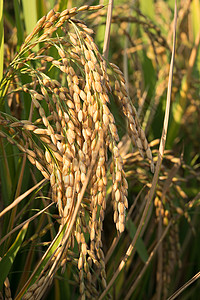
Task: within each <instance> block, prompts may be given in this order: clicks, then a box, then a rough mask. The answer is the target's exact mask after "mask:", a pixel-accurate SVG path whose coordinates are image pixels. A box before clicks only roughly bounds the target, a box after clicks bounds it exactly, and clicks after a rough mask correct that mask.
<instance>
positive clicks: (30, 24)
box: [22, 0, 38, 35]
mask: <svg viewBox="0 0 200 300" xmlns="http://www.w3.org/2000/svg"><path fill="white" fill-rule="evenodd" d="M22 4H23V15H24V21H25V27H26V34H27V35H28V34H29V33H31V31H32V30H33V28H34V26H35V24H36V23H37V19H38V18H37V3H36V0H32V1H26V0H22Z"/></svg>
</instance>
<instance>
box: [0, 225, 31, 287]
mask: <svg viewBox="0 0 200 300" xmlns="http://www.w3.org/2000/svg"><path fill="white" fill-rule="evenodd" d="M27 228H28V223H26V224H25V225H24V226H23V227H22V229H21V230H20V232H19V234H18V235H17V237H16V240H15V242H14V243H13V244H12V246H11V247H10V249H9V250H8V252H7V253H6V254H5V255H4V257H3V258H2V260H1V261H0V270H1V274H0V290H1V289H2V286H3V283H4V281H5V279H6V277H7V276H8V273H9V271H10V269H11V267H12V265H13V262H14V260H15V257H16V255H17V253H18V251H19V249H20V246H21V244H22V242H23V240H24V237H25V234H26V231H27Z"/></svg>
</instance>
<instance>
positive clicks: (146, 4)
mask: <svg viewBox="0 0 200 300" xmlns="http://www.w3.org/2000/svg"><path fill="white" fill-rule="evenodd" d="M140 5H141V11H142V13H143V14H144V15H146V16H149V17H150V18H151V19H152V20H154V16H155V12H154V7H155V5H154V1H153V0H142V1H140Z"/></svg>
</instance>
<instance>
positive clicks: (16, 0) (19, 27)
mask: <svg viewBox="0 0 200 300" xmlns="http://www.w3.org/2000/svg"><path fill="white" fill-rule="evenodd" d="M13 4H14V10H15V19H16V27H17V44H18V46H21V44H22V43H23V41H24V27H23V22H22V19H21V10H20V5H19V0H14V2H13Z"/></svg>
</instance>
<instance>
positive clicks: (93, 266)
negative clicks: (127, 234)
mask: <svg viewBox="0 0 200 300" xmlns="http://www.w3.org/2000/svg"><path fill="white" fill-rule="evenodd" d="M100 8H102V6H96V7H94V6H88V5H85V6H83V7H80V8H76V7H75V8H72V9H69V10H68V9H66V10H64V11H63V12H61V13H60V12H55V11H54V10H51V11H50V12H49V13H48V14H47V16H44V17H43V18H41V19H40V20H39V21H38V23H37V25H36V27H35V28H34V30H33V32H32V33H31V34H30V35H29V36H28V37H27V38H26V40H25V42H24V44H23V45H22V46H21V48H20V50H19V53H18V54H17V55H16V57H15V59H14V60H13V62H12V63H11V66H10V69H9V71H8V73H7V76H8V77H9V78H11V82H12V84H13V86H15V91H14V93H12V94H10V96H9V97H13V94H16V93H19V94H20V96H22V95H25V101H27V102H28V101H29V102H30V106H31V110H32V115H30V116H29V119H28V120H18V119H16V118H15V117H8V116H7V115H6V114H4V113H1V114H0V125H1V128H3V129H2V130H1V131H0V137H3V138H6V139H7V140H8V141H9V142H10V143H11V144H14V145H16V146H17V147H18V149H19V150H20V151H22V152H23V153H25V154H26V155H27V158H28V160H29V161H30V163H31V164H32V165H34V166H35V167H36V168H37V169H38V170H39V171H40V172H41V174H42V175H43V176H44V177H45V178H46V179H47V180H49V182H50V187H51V195H52V201H54V202H55V204H56V206H57V208H58V212H59V216H60V225H61V226H62V225H64V224H68V223H69V221H70V219H71V217H72V215H73V213H74V209H75V205H76V203H77V201H78V200H80V197H81V189H82V187H83V185H84V182H85V180H86V179H87V176H88V174H87V171H88V169H89V167H90V164H91V160H92V158H93V155H94V152H95V151H97V150H98V154H97V156H96V162H95V165H94V166H93V169H92V172H91V175H90V181H89V183H88V185H87V189H86V191H85V194H84V197H83V198H82V199H81V200H82V201H81V206H80V209H79V212H78V214H77V216H76V222H75V225H74V228H73V230H72V232H71V236H70V243H68V244H67V249H68V248H69V247H71V248H72V249H73V247H74V243H75V242H76V243H77V244H78V247H79V257H78V258H77V268H78V270H79V277H78V281H79V286H80V294H81V299H85V297H87V298H88V299H89V298H92V297H98V294H99V291H100V290H103V289H104V288H105V287H106V271H105V260H104V253H103V250H102V236H101V234H102V229H103V220H104V216H105V210H106V201H107V198H106V193H107V180H108V174H109V172H110V174H111V176H112V204H113V210H114V222H115V223H116V229H117V231H118V232H119V233H122V232H123V231H124V229H125V217H126V209H127V208H128V200H127V196H128V191H127V190H128V183H127V180H126V176H125V172H124V169H123V160H122V157H121V155H120V151H119V147H118V142H119V136H118V131H117V127H116V124H115V119H114V116H113V114H112V112H111V110H110V101H111V100H110V99H111V98H112V97H111V95H112V94H115V96H116V97H117V99H118V101H119V103H120V105H121V107H122V111H123V113H124V116H125V117H126V118H127V124H128V132H129V135H130V137H131V138H132V140H133V141H134V143H135V145H136V146H137V147H138V149H139V151H140V153H141V155H142V156H143V155H144V153H146V156H147V158H148V159H149V160H150V161H151V169H152V171H153V160H152V154H151V150H150V148H149V146H148V142H147V140H146V137H145V134H144V131H143V130H142V128H141V126H140V123H139V120H138V117H137V113H136V110H135V108H134V106H133V104H132V102H131V100H130V99H129V96H128V93H127V91H126V85H125V80H124V76H123V73H122V72H121V71H120V69H119V68H118V67H117V66H116V65H114V64H112V63H110V64H109V63H107V62H106V61H105V60H104V58H103V56H102V55H101V53H100V52H99V50H98V47H97V46H96V44H95V42H94V40H93V37H92V35H93V30H92V29H90V28H88V27H87V26H86V24H85V23H84V22H83V21H80V20H77V19H75V18H74V16H75V15H76V14H77V13H78V12H81V11H86V10H87V11H94V10H96V9H100ZM36 45H39V50H37V51H36V50H35V46H36ZM31 49H32V50H33V51H31ZM52 53H53V54H52ZM107 68H108V69H109V70H110V71H111V72H110V71H109V72H108V71H107ZM52 69H53V70H55V69H56V70H57V72H58V74H59V75H58V78H59V80H56V79H54V78H53V77H52V75H51V74H52V73H51V72H52ZM19 73H21V74H26V75H29V78H30V82H29V83H26V84H23V85H20V84H18V85H17V84H16V82H17V81H16V78H17V76H19ZM108 73H109V74H110V73H112V76H110V75H108ZM113 77H114V78H115V81H113V79H112V78H113ZM16 85H17V86H16ZM27 95H29V96H28V97H27ZM109 157H110V158H111V159H110V160H109ZM110 161H111V163H110ZM86 233H89V241H87V242H86ZM67 249H66V251H64V252H62V255H61V254H60V255H59V254H57V256H56V258H55V257H54V258H52V262H51V264H50V266H52V265H53V264H54V261H56V266H62V267H63V265H64V263H66V256H67ZM58 258H59V259H58ZM56 270H57V267H55V268H52V269H51V272H49V273H48V272H47V273H48V275H47V276H46V279H45V276H43V277H41V279H39V281H38V282H37V283H35V284H34V285H32V286H31V287H30V288H29V290H28V291H27V293H26V294H25V295H24V297H23V299H40V298H41V297H42V295H43V291H44V290H45V289H46V287H47V286H48V285H49V284H50V283H51V282H52V276H53V275H54V273H55V272H56ZM47 273H46V274H47ZM96 274H98V276H97V275H96ZM47 282H48V284H47ZM40 294H41V295H40Z"/></svg>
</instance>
